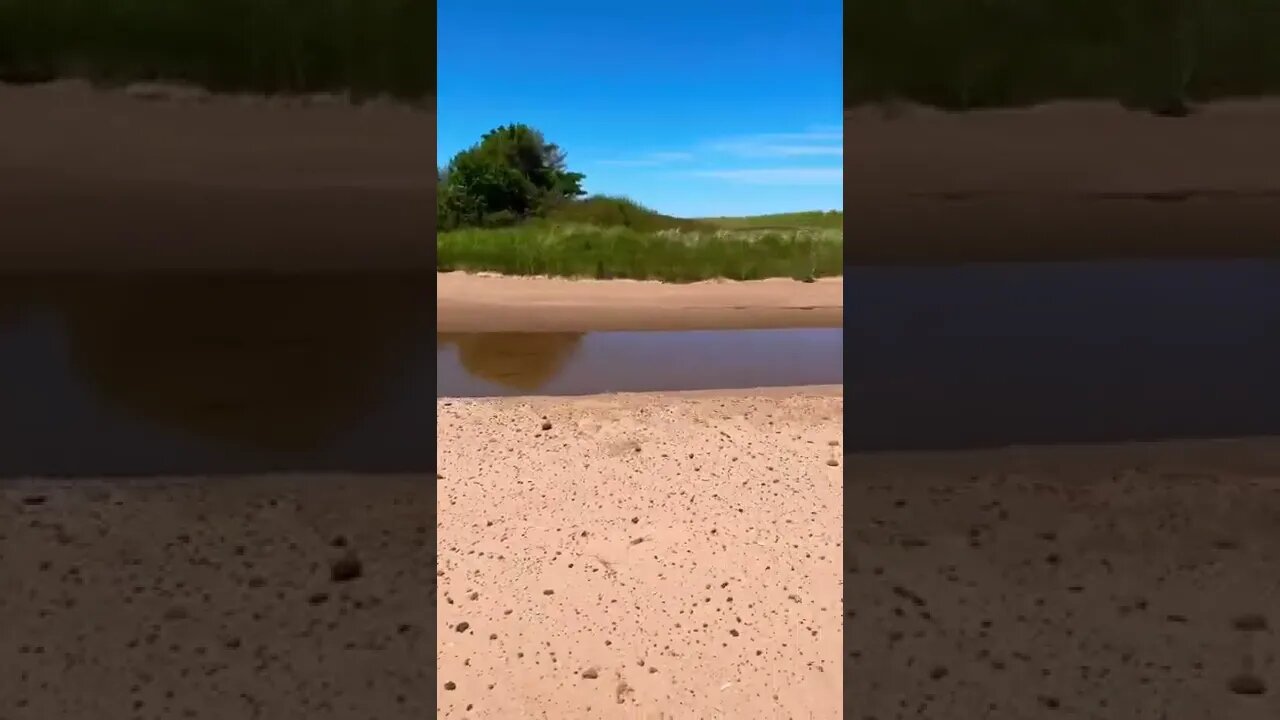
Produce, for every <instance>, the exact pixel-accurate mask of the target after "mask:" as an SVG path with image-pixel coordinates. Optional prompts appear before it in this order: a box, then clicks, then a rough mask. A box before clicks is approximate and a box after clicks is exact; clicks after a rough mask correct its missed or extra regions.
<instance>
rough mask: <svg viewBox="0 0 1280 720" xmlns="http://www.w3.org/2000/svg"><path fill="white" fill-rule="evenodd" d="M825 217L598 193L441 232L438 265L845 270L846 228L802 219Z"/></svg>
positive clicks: (686, 276)
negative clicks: (673, 211) (544, 211)
mask: <svg viewBox="0 0 1280 720" xmlns="http://www.w3.org/2000/svg"><path fill="white" fill-rule="evenodd" d="M821 215H823V214H822V213H798V214H795V215H788V216H763V217H762V218H716V219H714V220H684V219H680V218H673V217H670V216H665V215H661V214H659V213H655V212H653V211H651V210H648V209H646V208H643V207H641V206H639V205H636V204H635V203H631V202H629V201H625V200H621V199H618V198H592V199H588V200H586V201H582V202H581V203H574V204H573V206H566V207H565V208H562V209H560V210H558V211H556V212H555V213H552V216H551V217H550V218H549V219H546V220H539V221H534V222H529V223H524V224H521V225H518V226H515V227H509V228H466V229H461V230H454V231H451V232H445V233H440V234H439V235H438V236H437V239H436V250H437V254H436V258H437V259H436V268H437V269H438V270H441V271H451V270H467V271H472V272H477V271H488V272H499V273H503V274H507V275H552V276H560V277H589V278H629V279H635V280H663V281H667V282H695V281H698V280H709V279H713V278H728V279H733V280H755V279H761V278H770V277H790V278H795V279H799V280H811V279H814V278H818V277H831V276H839V275H841V274H842V272H843V254H844V233H843V231H842V230H841V229H839V228H838V227H829V226H827V227H824V226H823V225H821V224H817V223H813V224H808V225H806V224H804V223H803V221H804V220H809V219H813V218H815V217H817V216H821ZM779 218H791V222H792V224H790V225H782V224H781V221H780V220H779ZM757 221H759V222H757ZM828 225H829V223H828Z"/></svg>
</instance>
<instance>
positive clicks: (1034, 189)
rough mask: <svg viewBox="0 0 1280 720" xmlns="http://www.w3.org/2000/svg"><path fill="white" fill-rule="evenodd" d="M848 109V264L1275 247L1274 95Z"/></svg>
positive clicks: (1239, 252)
mask: <svg viewBox="0 0 1280 720" xmlns="http://www.w3.org/2000/svg"><path fill="white" fill-rule="evenodd" d="M895 112H896V113H897V114H891V115H886V113H885V112H884V111H883V110H882V109H880V108H876V107H862V108H858V109H854V110H847V111H846V112H845V118H844V121H845V122H844V124H845V138H846V140H845V142H846V153H845V156H846V163H845V178H844V188H845V189H844V192H845V211H846V212H847V213H848V216H849V218H850V223H851V225H850V228H851V231H850V233H849V239H848V241H847V243H846V247H845V263H846V264H847V265H859V264H874V263H885V262H903V263H915V262H930V261H934V262H954V261H976V260H1053V259H1060V260H1071V259H1101V258H1114V257H1237V256H1249V255H1275V254H1277V253H1278V252H1280V244H1278V243H1277V242H1276V237H1277V236H1278V234H1280V212H1278V211H1280V134H1277V133H1276V132H1275V127H1276V124H1277V123H1278V122H1280V100H1277V99H1261V100H1232V101H1221V102H1215V103H1212V104H1208V105H1204V106H1201V107H1199V108H1197V109H1196V112H1195V113H1194V114H1192V115H1191V116H1189V117H1184V118H1168V117H1158V116H1155V115H1152V114H1150V113H1146V112H1134V111H1129V110H1125V109H1124V108H1122V107H1120V106H1119V105H1118V104H1116V103H1102V102H1055V103H1047V104H1045V105H1041V106H1037V107H1032V108H1021V109H1002V110H981V111H972V112H965V113H948V112H940V111H937V110H932V109H928V108H922V107H916V106H902V107H899V108H896V110H895Z"/></svg>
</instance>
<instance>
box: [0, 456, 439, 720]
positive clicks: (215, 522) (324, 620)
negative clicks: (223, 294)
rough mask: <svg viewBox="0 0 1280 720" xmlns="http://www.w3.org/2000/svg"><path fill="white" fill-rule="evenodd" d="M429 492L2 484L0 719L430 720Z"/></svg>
mask: <svg viewBox="0 0 1280 720" xmlns="http://www.w3.org/2000/svg"><path fill="white" fill-rule="evenodd" d="M426 481H427V478H424V477H421V476H415V477H407V476H406V477H400V478H396V477H394V476H366V477H354V476H346V477H337V476H332V477H325V476H275V477H241V478H236V479H223V478H195V479H175V478H157V479H154V480H147V481H135V482H127V481H111V482H94V481H89V480H78V481H74V482H68V483H53V482H38V481H15V480H6V481H0V576H3V578H4V583H3V585H2V586H0V617H3V618H4V633H5V643H4V648H3V651H2V652H0V703H2V704H0V717H4V718H10V719H12V720H26V719H31V720H36V719H39V720H43V719H45V718H60V719H65V720H117V719H119V720H124V719H126V718H128V719H136V718H166V719H167V718H186V717H200V718H302V717H306V718H335V719H337V718H342V719H343V720H346V719H347V718H366V717H376V718H386V719H394V718H421V717H426V716H428V713H430V712H431V704H432V702H433V693H432V689H433V676H434V673H433V671H432V661H433V659H434V658H433V654H434V649H435V644H434V638H433V636H432V626H431V623H432V622H433V621H434V617H435V607H434V602H435V593H434V584H435V578H434V577H433V575H432V563H431V559H430V554H429V553H430V552H431V549H432V547H433V545H434V542H435V538H434V536H433V534H434V525H433V522H432V518H431V515H432V512H433V507H432V505H431V494H430V491H429V487H428V486H427V485H426V484H425V483H426ZM353 558H354V559H355V560H356V561H358V563H359V564H358V565H355V564H353V563H352V562H350V560H351V559H353ZM353 568H358V570H359V573H358V575H357V576H352V574H353V573H352V570H353ZM335 574H336V577H335Z"/></svg>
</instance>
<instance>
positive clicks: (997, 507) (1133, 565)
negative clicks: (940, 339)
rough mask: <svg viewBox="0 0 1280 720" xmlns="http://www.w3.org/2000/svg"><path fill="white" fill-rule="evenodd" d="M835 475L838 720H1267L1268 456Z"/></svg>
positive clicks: (1272, 575)
mask: <svg viewBox="0 0 1280 720" xmlns="http://www.w3.org/2000/svg"><path fill="white" fill-rule="evenodd" d="M846 459H847V461H848V463H847V465H846V467H845V471H846V480H845V502H846V506H845V507H846V509H845V513H844V527H845V531H846V533H847V535H846V536H847V537H848V538H849V546H848V548H847V549H848V559H847V564H848V570H847V573H846V575H845V582H844V587H845V608H846V612H845V615H846V617H845V622H846V623H847V624H846V626H845V636H844V640H845V645H846V646H845V668H846V671H847V673H848V676H847V684H846V686H845V687H846V691H847V695H846V702H847V705H846V708H845V717H847V718H869V717H876V718H888V717H901V718H908V717H909V718H980V717H987V718H1051V717H1079V718H1151V719H1152V720H1154V719H1156V718H1162V719H1164V720H1200V719H1203V718H1214V719H1218V718H1221V719H1223V720H1227V719H1230V720H1248V719H1251V718H1259V719H1261V718H1274V717H1278V716H1280V664H1277V653H1278V652H1280V642H1278V641H1277V634H1276V624H1277V623H1280V616H1278V615H1277V613H1278V612H1280V610H1278V609H1280V573H1277V572H1276V571H1277V568H1280V441H1277V440H1276V439H1259V440H1236V441H1217V442H1212V441H1202V442H1158V443H1149V444H1129V445H1114V446H1075V447H1071V446H1061V447H1037V448H1010V449H1004V450H991V451H973V452H948V453H936V454H935V453H915V454H885V455H851V456H849V457H848V458H846Z"/></svg>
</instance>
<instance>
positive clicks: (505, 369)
mask: <svg viewBox="0 0 1280 720" xmlns="http://www.w3.org/2000/svg"><path fill="white" fill-rule="evenodd" d="M583 334H584V333H550V332H548V333H439V334H437V335H436V350H437V354H439V351H440V350H444V349H448V348H452V349H453V350H454V352H455V353H456V356H457V359H458V362H459V363H461V364H462V366H463V367H464V368H466V369H467V372H468V373H470V374H471V375H472V376H473V377H476V378H479V379H482V380H487V381H489V382H492V383H495V384H498V385H501V386H503V387H506V388H509V389H512V390H521V391H525V392H533V391H535V390H538V389H539V388H542V387H544V386H545V385H546V384H547V383H548V382H550V381H551V379H552V378H554V377H555V376H556V375H558V374H559V373H560V371H561V369H563V368H564V365H565V363H567V362H568V361H569V358H570V357H571V356H572V355H573V353H574V351H576V350H577V349H578V344H579V343H580V342H581V341H582V336H583Z"/></svg>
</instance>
